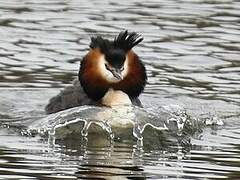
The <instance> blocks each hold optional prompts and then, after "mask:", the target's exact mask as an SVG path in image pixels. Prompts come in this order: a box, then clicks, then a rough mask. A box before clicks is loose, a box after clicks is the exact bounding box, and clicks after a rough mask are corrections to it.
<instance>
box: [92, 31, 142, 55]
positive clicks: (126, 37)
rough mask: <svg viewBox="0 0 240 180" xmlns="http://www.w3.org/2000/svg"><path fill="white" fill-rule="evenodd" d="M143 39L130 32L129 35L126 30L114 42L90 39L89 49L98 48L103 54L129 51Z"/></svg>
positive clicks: (97, 38) (99, 38) (98, 38)
mask: <svg viewBox="0 0 240 180" xmlns="http://www.w3.org/2000/svg"><path fill="white" fill-rule="evenodd" d="M142 40H143V38H142V37H141V35H139V34H137V33H135V32H131V33H129V32H128V31H127V30H126V31H122V32H120V33H119V35H118V36H117V37H116V38H115V39H114V41H110V40H107V39H104V38H102V37H101V36H97V37H92V38H91V43H90V48H92V49H94V48H100V50H101V51H102V52H103V53H107V52H108V51H110V50H112V49H122V50H124V51H125V52H127V51H129V50H131V49H132V48H133V47H134V46H136V45H137V44H139V43H140V42H141V41H142Z"/></svg>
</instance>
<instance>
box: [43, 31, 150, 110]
mask: <svg viewBox="0 0 240 180" xmlns="http://www.w3.org/2000/svg"><path fill="white" fill-rule="evenodd" d="M142 40H143V38H142V37H141V36H140V35H139V34H137V33H135V32H131V33H129V32H128V31H122V32H120V33H119V35H118V36H117V37H116V38H115V39H114V40H113V41H110V40H108V39H104V38H102V37H101V36H97V37H92V38H91V43H90V50H89V52H88V53H87V54H86V55H85V56H84V58H83V60H82V61H81V65H80V69H79V73H78V80H75V81H74V82H73V86H69V87H66V88H65V89H64V90H63V91H61V92H60V93H59V94H58V95H57V96H55V97H53V98H51V99H50V101H49V104H48V105H47V106H46V107H45V110H46V113H48V114H50V113H54V112H58V111H61V110H64V109H68V108H72V107H76V106H81V105H93V104H94V105H101V104H103V105H107V106H111V105H115V104H118V103H120V104H121V103H124V102H125V101H126V102H127V101H130V103H133V104H134V105H138V106H141V102H140V101H139V99H138V96H139V95H140V93H141V92H142V91H143V89H144V87H145V85H146V81H147V75H146V70H145V67H144V65H143V63H142V62H141V60H140V59H139V57H138V56H137V54H135V53H134V51H133V50H132V48H133V47H134V46H136V45H137V44H139V43H140V42H141V41H142ZM127 103H129V102H127Z"/></svg>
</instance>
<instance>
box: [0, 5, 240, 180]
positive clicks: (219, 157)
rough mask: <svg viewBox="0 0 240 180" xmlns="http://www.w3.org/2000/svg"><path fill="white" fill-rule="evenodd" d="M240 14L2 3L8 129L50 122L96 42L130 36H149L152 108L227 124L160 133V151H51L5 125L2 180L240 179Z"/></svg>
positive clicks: (2, 90) (92, 147)
mask: <svg viewBox="0 0 240 180" xmlns="http://www.w3.org/2000/svg"><path fill="white" fill-rule="evenodd" d="M239 12H240V2H239V1H238V0H162V1H146V2H145V1H142V0H140V1H139V0H138V1H137V0H136V1H134V0H132V1H120V2H116V1H107V0H104V1H96V0H94V1H81V2H79V1H77V0H72V1H68V0H64V1H60V0H51V1H47V0H42V1H37V0H35V1H33V0H31V1H28V0H24V1H18V0H12V1H3V0H0V33H1V38H0V122H1V124H6V123H9V122H10V123H14V122H16V123H17V124H18V125H19V124H21V125H22V126H24V125H26V124H29V123H31V122H32V121H34V120H35V119H39V118H40V117H43V116H44V114H45V113H44V106H45V105H46V103H47V102H48V99H49V98H50V97H52V96H54V95H55V94H57V93H58V92H59V90H60V89H61V88H64V87H65V86H67V85H69V84H71V81H72V80H73V79H74V78H75V77H76V76H77V71H78V68H79V61H80V60H81V58H82V57H83V56H84V54H85V53H86V51H87V50H88V45H89V40H90V38H89V36H91V35H96V34H100V35H103V36H105V37H108V38H113V37H114V36H115V35H116V34H118V33H119V31H120V30H123V29H128V30H129V31H136V32H139V33H141V34H142V35H143V37H144V41H143V42H142V43H141V44H140V45H139V46H138V47H136V48H135V51H136V52H137V53H138V55H139V56H140V57H141V59H142V60H143V62H144V63H145V64H146V68H147V72H148V77H149V79H148V84H147V86H146V89H145V91H144V93H143V95H142V96H141V100H142V102H143V104H144V106H145V108H146V109H151V110H152V111H154V110H155V109H157V108H158V107H161V106H168V105H170V104H174V105H179V106H181V107H184V108H185V109H186V112H187V114H188V115H190V116H191V117H194V118H201V119H204V117H206V118H205V119H206V120H207V119H211V118H212V119H214V118H218V119H221V120H222V121H223V122H224V125H222V126H215V125H209V126H205V127H201V128H196V130H195V131H194V133H191V132H188V137H185V138H186V139H184V140H182V139H181V138H179V137H178V136H172V135H171V134H165V133H162V134H161V133H160V134H159V133H158V134H153V135H152V138H151V137H149V138H150V140H151V139H154V138H156V137H159V139H158V140H159V141H158V142H159V143H156V144H154V143H147V142H151V141H149V139H145V144H144V146H143V147H139V146H138V145H137V142H136V141H118V142H117V141H116V142H115V143H114V144H109V141H108V138H106V139H105V140H104V141H103V140H102V141H100V140H99V139H97V137H92V139H95V140H96V141H88V142H86V141H85V140H84V139H81V138H79V137H76V138H73V137H72V138H69V139H67V140H64V141H56V142H55V143H54V144H52V143H51V142H49V141H48V139H47V138H46V139H44V138H42V137H39V136H35V137H29V136H21V135H20V134H19V133H21V131H18V130H16V129H9V128H8V127H7V126H3V125H2V126H1V128H0V179H11V178H12V179H76V178H81V179H87V178H90V179H94V178H95V179H114V178H115V179H151V178H152V179H239V177H240V169H239V166H240V138H239V137H240V136H239V135H240V61H239V60H240V51H239V50H240V46H239V44H240V30H239V29H240V25H239V23H240V14H239ZM18 128H19V126H18ZM18 128H17V129H18ZM89 138H91V137H89ZM96 142H99V143H96Z"/></svg>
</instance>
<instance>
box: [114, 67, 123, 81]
mask: <svg viewBox="0 0 240 180" xmlns="http://www.w3.org/2000/svg"><path fill="white" fill-rule="evenodd" d="M111 72H112V74H113V76H114V77H115V78H117V79H119V80H122V79H123V76H122V74H121V70H120V69H117V68H113V69H112V70H111Z"/></svg>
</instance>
